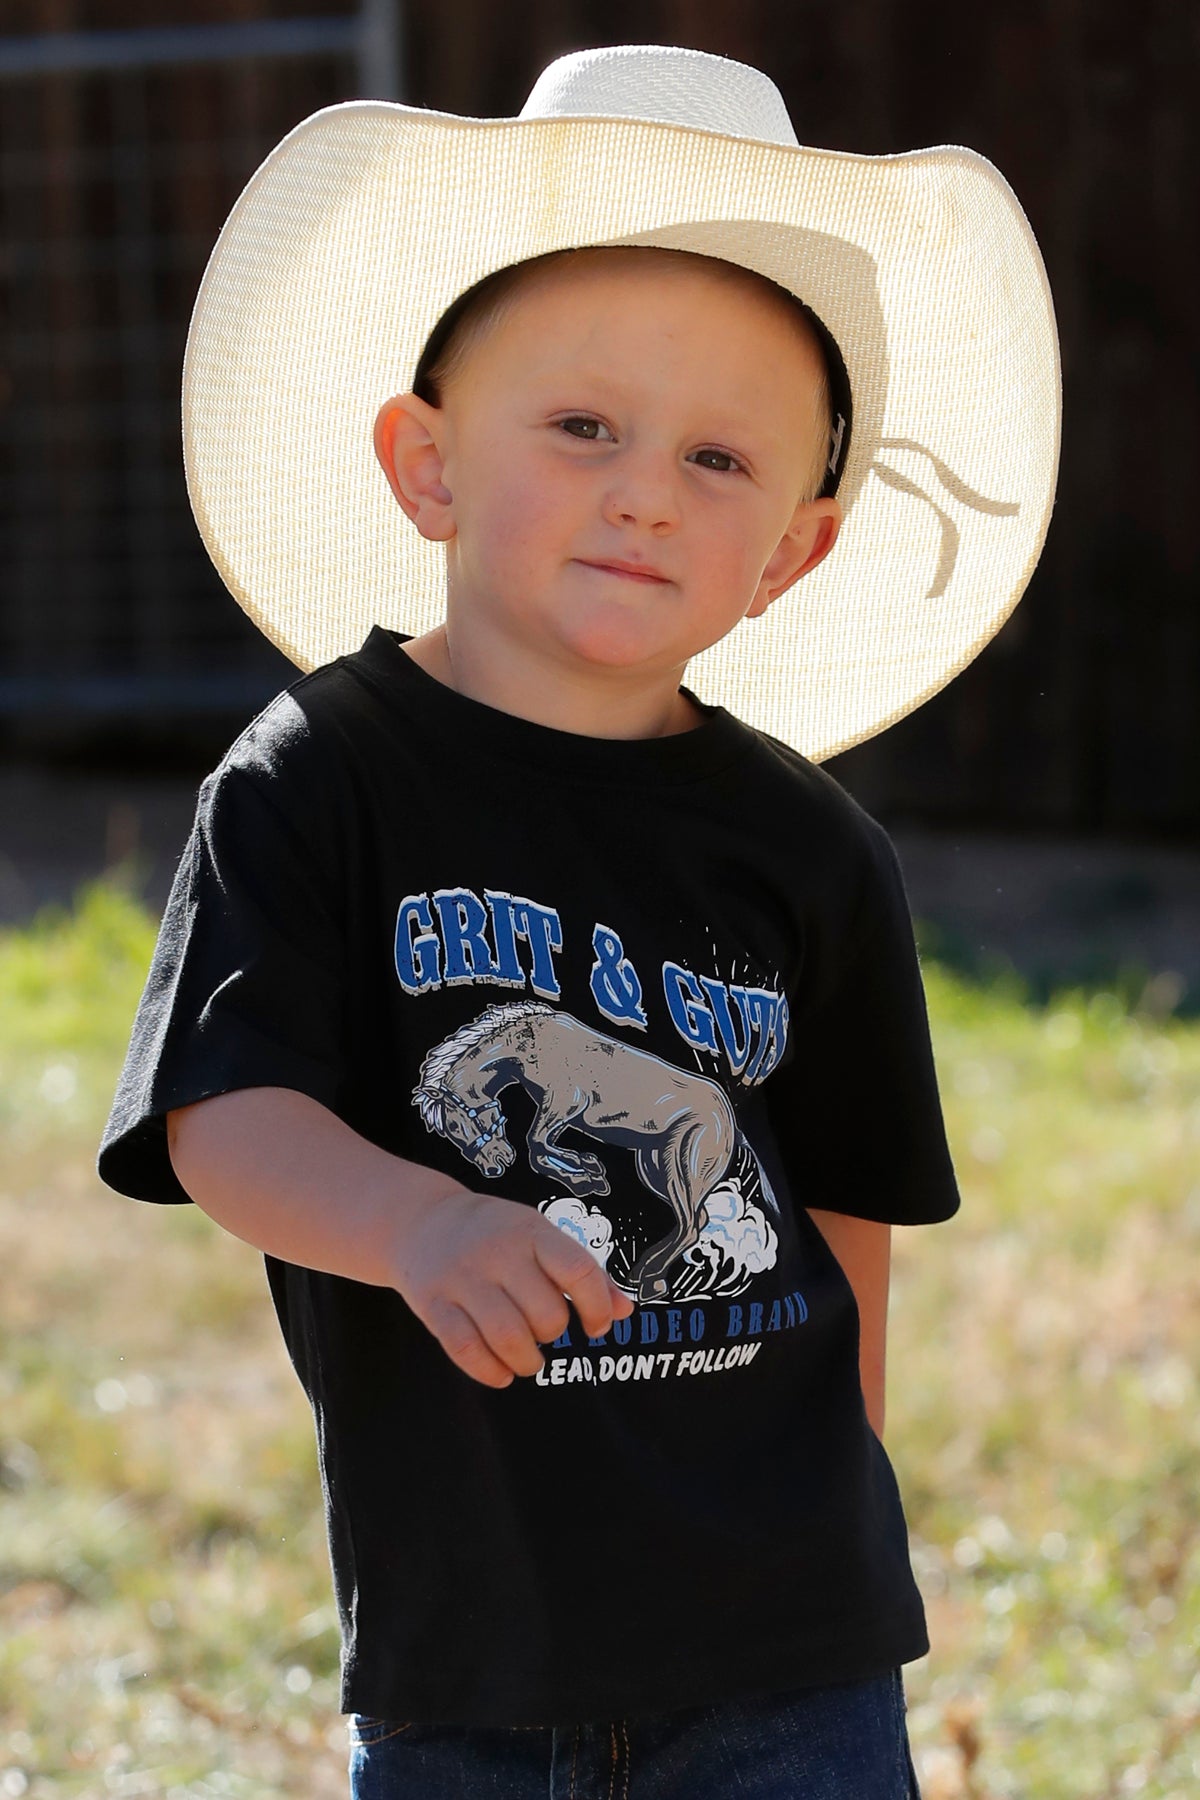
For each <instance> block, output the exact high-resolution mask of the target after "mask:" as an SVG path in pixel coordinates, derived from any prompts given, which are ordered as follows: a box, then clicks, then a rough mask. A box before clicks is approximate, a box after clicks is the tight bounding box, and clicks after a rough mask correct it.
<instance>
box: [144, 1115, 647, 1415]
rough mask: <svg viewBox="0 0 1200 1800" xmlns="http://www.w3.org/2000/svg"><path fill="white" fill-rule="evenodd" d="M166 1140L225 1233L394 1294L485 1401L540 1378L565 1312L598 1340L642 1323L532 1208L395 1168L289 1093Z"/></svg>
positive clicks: (184, 1177) (207, 1118)
mask: <svg viewBox="0 0 1200 1800" xmlns="http://www.w3.org/2000/svg"><path fill="white" fill-rule="evenodd" d="M167 1141H168V1145H169V1148H170V1153H171V1162H172V1166H173V1167H174V1169H175V1173H176V1174H177V1175H178V1177H179V1180H180V1182H181V1183H182V1184H183V1187H184V1188H185V1189H186V1191H187V1192H188V1194H190V1196H191V1197H192V1199H193V1200H194V1201H195V1202H196V1204H197V1205H198V1206H199V1207H200V1208H201V1209H202V1210H203V1211H204V1212H206V1213H208V1215H209V1217H210V1218H213V1219H215V1220H216V1222H217V1223H218V1224H219V1225H223V1226H224V1227H225V1229H226V1230H227V1231H231V1232H232V1233H233V1234H234V1235H235V1236H236V1237H240V1238H242V1239H244V1240H245V1242H246V1243H248V1244H253V1245H254V1246H255V1248H256V1249H259V1250H262V1251H265V1252H266V1254H267V1255H269V1256H275V1257H278V1258H280V1259H281V1260H282V1261H284V1262H290V1263H296V1264H299V1265H301V1266H302V1267H306V1268H310V1269H321V1270H324V1271H325V1272H326V1273H327V1274H330V1275H344V1276H347V1277H349V1279H351V1280H352V1281H362V1282H366V1283H368V1284H370V1285H371V1286H375V1287H393V1288H395V1289H396V1290H397V1291H398V1292H399V1293H401V1294H402V1295H403V1296H404V1298H405V1300H407V1302H408V1304H409V1305H410V1306H411V1308H412V1310H413V1312H414V1313H415V1314H416V1315H417V1317H418V1318H419V1319H420V1320H421V1322H422V1324H424V1325H425V1326H427V1327H428V1329H429V1330H430V1331H431V1332H432V1333H433V1335H434V1337H435V1338H437V1340H438V1342H439V1343H440V1344H441V1346H442V1348H443V1350H445V1352H446V1354H447V1355H448V1356H449V1357H450V1359H451V1361H452V1362H454V1363H456V1364H457V1365H458V1367H459V1368H460V1369H462V1370H463V1371H464V1372H465V1373H466V1374H468V1375H471V1376H473V1377H474V1379H475V1380H476V1381H481V1382H483V1383H484V1385H485V1386H487V1387H507V1386H508V1385H509V1383H510V1382H511V1381H512V1379H513V1376H514V1375H532V1374H535V1373H536V1372H537V1370H538V1369H539V1368H540V1367H541V1366H542V1355H541V1351H540V1350H539V1349H538V1345H539V1343H550V1342H552V1341H553V1339H554V1338H556V1337H558V1336H559V1334H560V1333H561V1332H562V1331H563V1330H564V1329H565V1327H566V1324H567V1319H568V1312H567V1297H569V1298H570V1299H571V1300H572V1301H573V1302H574V1305H575V1310H576V1312H577V1313H578V1314H579V1318H580V1322H581V1323H582V1325H583V1327H584V1329H585V1330H586V1331H587V1332H588V1334H589V1335H590V1336H598V1335H599V1334H600V1333H602V1332H605V1331H607V1330H608V1329H609V1327H610V1326H611V1324H612V1322H613V1319H614V1318H625V1317H627V1316H628V1314H629V1313H630V1312H631V1311H632V1310H633V1307H632V1302H631V1301H630V1300H629V1298H628V1296H627V1295H625V1294H623V1293H622V1292H621V1291H620V1289H619V1288H617V1287H615V1286H614V1285H613V1283H612V1282H610V1281H609V1279H608V1276H607V1275H606V1274H605V1273H604V1271H603V1269H602V1268H601V1267H600V1265H599V1263H597V1262H596V1260H595V1258H594V1257H593V1256H591V1254H590V1253H589V1252H588V1251H587V1250H586V1249H585V1248H584V1247H583V1245H582V1244H579V1243H577V1242H576V1241H575V1240H574V1239H573V1238H570V1237H568V1236H567V1235H566V1234H565V1233H564V1232H562V1231H560V1230H559V1229H558V1227H557V1226H555V1225H552V1224H551V1223H550V1222H549V1220H547V1219H544V1218H543V1217H542V1215H541V1214H540V1213H539V1212H538V1211H537V1210H536V1208H534V1207H531V1206H523V1205H521V1204H520V1203H519V1202H517V1201H514V1200H503V1199H500V1198H499V1197H498V1196H495V1195H485V1194H476V1193H472V1192H471V1190H470V1189H468V1188H465V1187H463V1186H461V1185H460V1184H459V1183H458V1182H456V1181H454V1180H452V1179H451V1178H450V1177H449V1176H447V1175H442V1174H439V1173H438V1172H437V1170H435V1169H430V1168H426V1167H425V1166H424V1165H423V1164H421V1163H414V1162H407V1161H405V1160H404V1158H402V1157H399V1156H393V1155H391V1154H390V1153H389V1152H388V1151H386V1150H381V1149H380V1148H379V1147H378V1146H377V1145H375V1144H372V1143H369V1142H368V1140H367V1139H366V1138H363V1137H360V1136H359V1134H358V1133H357V1132H356V1131H352V1130H351V1128H350V1127H349V1126H348V1125H346V1124H344V1123H343V1121H342V1120H341V1119H339V1118H338V1117H337V1116H336V1115H335V1114H334V1113H332V1112H330V1111H329V1110H328V1109H327V1108H326V1107H324V1106H321V1105H320V1104H319V1103H318V1102H317V1101H316V1100H313V1099H311V1098H310V1097H309V1096H308V1095H306V1094H301V1093H297V1092H295V1091H293V1090H292V1089H290V1088H270V1087H262V1088H241V1089H237V1090H235V1091H233V1092H231V1093H227V1094H218V1095H214V1096H213V1097H212V1098H211V1099H207V1100H199V1101H197V1102H195V1104H193V1105H191V1106H184V1107H180V1108H177V1109H176V1110H174V1111H172V1112H170V1113H168V1115H167Z"/></svg>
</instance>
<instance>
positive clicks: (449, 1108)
mask: <svg viewBox="0 0 1200 1800" xmlns="http://www.w3.org/2000/svg"><path fill="white" fill-rule="evenodd" d="M513 1086H518V1087H520V1088H521V1089H523V1090H524V1092H525V1093H526V1094H527V1095H528V1096H529V1098H530V1100H531V1101H532V1102H533V1104H534V1106H535V1108H536V1111H535V1116H534V1120H533V1123H532V1125H531V1126H530V1128H529V1131H528V1134H527V1139H526V1143H527V1151H528V1158H529V1165H530V1167H531V1168H532V1169H533V1170H534V1172H535V1173H536V1174H539V1175H543V1176H545V1177H547V1178H549V1179H550V1180H551V1181H553V1182H554V1183H556V1184H557V1185H559V1186H561V1187H564V1188H566V1189H568V1194H566V1195H558V1196H555V1197H554V1198H553V1199H551V1200H548V1201H544V1202H543V1203H542V1205H541V1209H540V1210H541V1211H542V1212H543V1213H545V1215H546V1216H547V1217H548V1218H550V1219H551V1220H552V1222H553V1223H554V1224H556V1225H558V1226H559V1227H560V1228H561V1229H564V1230H566V1231H569V1232H570V1233H571V1234H572V1235H573V1236H576V1237H578V1238H579V1239H580V1241H581V1242H583V1243H585V1244H586V1245H587V1247H588V1248H589V1249H590V1250H591V1251H592V1254H593V1255H595V1256H597V1259H598V1260H600V1261H602V1262H603V1263H604V1265H605V1266H606V1268H607V1269H608V1273H609V1275H610V1276H611V1277H612V1279H613V1280H614V1281H615V1282H616V1283H617V1285H618V1286H619V1287H622V1288H624V1289H625V1290H626V1292H628V1293H630V1294H632V1295H633V1296H634V1297H635V1298H636V1299H638V1300H639V1301H641V1302H642V1303H647V1302H649V1303H661V1302H665V1301H668V1300H685V1299H698V1298H705V1297H708V1296H712V1297H716V1296H722V1297H732V1296H735V1295H737V1294H740V1293H742V1292H744V1290H745V1289H746V1287H747V1286H748V1285H749V1283H750V1281H751V1279H752V1277H753V1276H754V1275H757V1274H759V1273H761V1272H762V1271H764V1270H766V1269H769V1268H771V1267H773V1266H774V1263H775V1259H776V1252H777V1247H778V1240H777V1237H776V1233H775V1230H774V1228H773V1227H772V1225H771V1224H770V1222H769V1220H768V1218H767V1212H768V1211H770V1212H774V1213H775V1214H776V1215H777V1214H778V1211H779V1207H778V1203H777V1201H776V1199H775V1196H774V1194H773V1193H772V1191H771V1187H770V1183H769V1181H768V1179H767V1176H766V1173H765V1171H764V1170H763V1168H762V1166H761V1164H760V1163H759V1161H758V1158H757V1157H756V1156H755V1154H754V1151H753V1150H752V1148H751V1147H750V1145H749V1144H748V1143H747V1141H746V1139H745V1138H744V1137H743V1135H742V1133H741V1131H740V1130H739V1128H738V1124H737V1119H736V1117H735V1115H734V1111H733V1107H732V1105H731V1103H730V1101H729V1098H728V1096H727V1095H726V1093H725V1091H724V1089H723V1088H721V1087H719V1086H718V1085H717V1083H716V1082H715V1081H711V1080H709V1079H708V1077H707V1076H704V1075H700V1074H693V1073H691V1072H690V1071H687V1070H684V1069H679V1068H677V1067H675V1066H674V1065H673V1064H672V1063H669V1062H667V1061H665V1060H664V1059H663V1058H662V1057H659V1056H655V1055H653V1054H651V1053H650V1052H649V1051H646V1050H642V1049H640V1048H638V1047H637V1046H636V1045H633V1044H626V1043H622V1042H621V1041H619V1040H618V1039H616V1038H613V1037H609V1036H607V1035H605V1034H604V1033H602V1032H598V1031H595V1030H593V1029H592V1028H591V1027H590V1026H588V1025H585V1024H582V1023H581V1022H580V1021H579V1020H578V1019H575V1018H573V1017H572V1016H571V1015H570V1014H569V1013H565V1012H559V1011H557V1010H556V1009H555V1008H554V1007H552V1006H549V1005H547V1004H545V1003H544V1002H541V1001H518V1002H516V1003H513V1004H509V1005H496V1006H489V1007H487V1008H486V1010H485V1011H483V1012H482V1013H480V1014H479V1015H478V1016H477V1017H476V1018H474V1019H472V1020H470V1021H469V1022H468V1023H467V1024H466V1025H463V1026H460V1028H459V1029H458V1030H457V1031H456V1032H453V1033H452V1034H451V1035H450V1036H449V1037H447V1038H445V1039H444V1040H443V1041H442V1042H441V1043H440V1044H438V1045H436V1046H435V1047H434V1049H432V1050H431V1051H430V1052H429V1054H428V1055H427V1056H426V1057H425V1060H424V1062H423V1063H422V1065H421V1075H420V1082H419V1085H418V1086H417V1087H416V1088H415V1089H414V1092H413V1100H414V1103H415V1104H416V1105H417V1107H418V1108H419V1110H420V1114H421V1118H422V1121H423V1122H424V1124H425V1126H426V1128H427V1130H429V1131H432V1132H436V1133H438V1134H439V1135H440V1136H442V1137H445V1138H446V1139H448V1140H449V1142H451V1143H452V1144H454V1145H455V1146H456V1147H457V1148H458V1150H459V1151H460V1152H461V1154H462V1155H463V1156H464V1157H465V1158H466V1160H467V1161H468V1162H469V1163H470V1164H471V1165H472V1167H473V1168H475V1169H476V1170H477V1171H478V1172H479V1173H480V1174H481V1175H484V1176H486V1177H488V1178H489V1179H491V1180H495V1179H497V1178H498V1177H499V1176H500V1175H502V1174H503V1173H504V1172H505V1170H507V1169H509V1168H511V1167H512V1166H513V1164H514V1162H515V1161H516V1151H515V1150H514V1149H513V1147H512V1145H511V1144H510V1142H509V1141H508V1138H507V1136H506V1134H505V1126H506V1123H507V1121H506V1119H505V1114H504V1111H503V1108H502V1106H501V1104H500V1100H499V1096H500V1095H501V1094H502V1093H503V1092H504V1091H505V1089H506V1088H510V1087H513ZM567 1131H572V1132H576V1133H580V1134H582V1135H583V1136H584V1137H586V1138H590V1139H591V1140H592V1141H593V1142H594V1143H598V1144H601V1145H604V1146H611V1147H613V1148H614V1149H616V1150H619V1151H622V1152H626V1153H628V1154H630V1155H631V1156H632V1158H633V1163H634V1167H635V1169H636V1172H637V1175H638V1179H639V1181H640V1182H641V1184H642V1186H643V1187H644V1188H645V1189H647V1190H648V1191H649V1193H650V1194H652V1195H654V1196H656V1197H657V1199H658V1200H659V1201H661V1202H662V1203H663V1209H664V1211H663V1222H664V1224H665V1223H667V1221H668V1220H670V1221H672V1222H671V1223H670V1226H669V1229H667V1230H665V1232H663V1233H662V1235H660V1236H657V1237H655V1238H654V1239H653V1241H652V1242H650V1243H649V1244H648V1245H645V1246H644V1247H643V1246H642V1245H640V1244H639V1243H638V1242H637V1240H636V1237H633V1238H630V1236H629V1234H628V1233H627V1232H626V1231H625V1230H624V1229H623V1221H621V1220H619V1219H617V1220H614V1219H611V1218H609V1217H608V1215H607V1214H606V1213H605V1212H603V1210H602V1209H600V1208H599V1207H595V1206H590V1205H588V1204H586V1203H587V1201H588V1200H590V1199H592V1198H596V1197H602V1196H604V1195H606V1194H608V1193H610V1192H611V1184H610V1182H609V1178H608V1170H607V1168H606V1165H605V1163H604V1161H603V1160H602V1158H601V1157H600V1156H599V1155H597V1154H596V1153H595V1152H593V1151H591V1150H586V1149H581V1148H574V1147H572V1146H571V1145H570V1144H565V1143H563V1142H562V1136H563V1134H564V1133H565V1132H567Z"/></svg>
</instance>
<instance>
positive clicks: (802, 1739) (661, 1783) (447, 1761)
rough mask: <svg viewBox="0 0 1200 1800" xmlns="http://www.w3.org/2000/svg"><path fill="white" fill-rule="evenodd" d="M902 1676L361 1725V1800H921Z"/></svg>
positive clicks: (353, 1760)
mask: <svg viewBox="0 0 1200 1800" xmlns="http://www.w3.org/2000/svg"><path fill="white" fill-rule="evenodd" d="M904 1714H905V1708H904V1689H903V1686H902V1683H901V1679H900V1672H899V1670H896V1671H895V1672H894V1673H893V1674H891V1675H885V1676H881V1677H880V1678H879V1679H877V1680H874V1681H862V1682H851V1683H849V1684H847V1685H845V1686H838V1687H819V1688H805V1689H802V1690H801V1691H800V1692H798V1693H793V1694H776V1695H772V1696H767V1697H764V1698H760V1699H754V1700H735V1701H727V1702H724V1703H722V1704H721V1705H717V1706H694V1707H690V1708H688V1709H687V1710H686V1711H683V1712H675V1713H664V1714H660V1715H658V1716H654V1715H651V1716H648V1717H643V1718H637V1719H612V1720H604V1721H602V1722H600V1723H596V1724H591V1725H565V1726H561V1727H559V1728H557V1729H551V1728H549V1727H545V1728H543V1727H541V1726H530V1727H521V1728H514V1729H508V1730H493V1729H491V1728H484V1727H475V1726H469V1727H468V1726H441V1725H405V1724H401V1723H397V1722H395V1721H392V1720H387V1719H370V1718H365V1717H364V1716H363V1715H362V1714H361V1713H355V1714H353V1715H352V1716H351V1719H350V1793H351V1797H352V1800H734V1796H736V1800H920V1795H919V1791H918V1788H917V1778H916V1775H915V1773H914V1771H913V1765H912V1757H911V1756H910V1754H909V1748H908V1731H907V1727H906V1724H905V1716H904Z"/></svg>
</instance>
